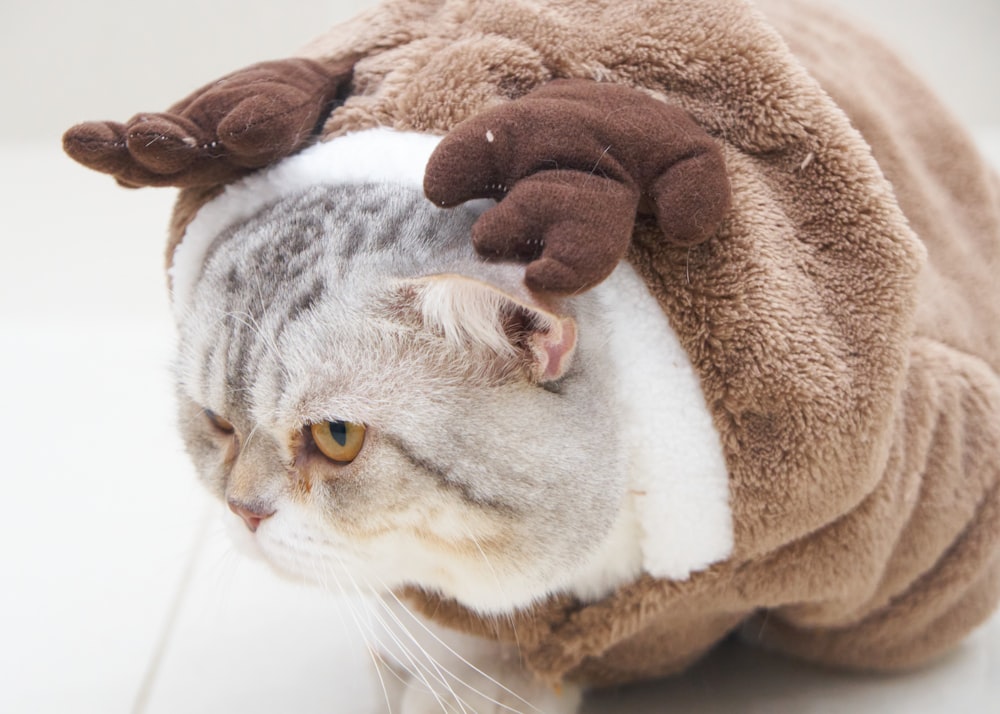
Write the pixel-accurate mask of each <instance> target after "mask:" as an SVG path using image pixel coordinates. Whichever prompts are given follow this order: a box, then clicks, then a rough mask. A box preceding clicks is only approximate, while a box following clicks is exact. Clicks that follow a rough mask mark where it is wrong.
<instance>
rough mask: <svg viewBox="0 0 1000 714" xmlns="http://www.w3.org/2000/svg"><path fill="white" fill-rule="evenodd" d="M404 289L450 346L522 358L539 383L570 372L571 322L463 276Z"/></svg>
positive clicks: (434, 279)
mask: <svg viewBox="0 0 1000 714" xmlns="http://www.w3.org/2000/svg"><path fill="white" fill-rule="evenodd" d="M406 285H407V286H408V287H409V288H411V289H413V290H414V291H415V298H416V303H417V305H418V306H419V309H420V313H421V316H422V318H423V321H424V324H425V325H427V326H429V327H431V328H432V329H436V330H439V331H440V332H441V333H443V335H444V337H445V338H446V339H447V340H448V341H449V342H451V343H452V344H454V345H456V346H458V347H462V348H468V347H470V346H479V347H484V348H486V349H488V350H489V351H491V352H493V353H495V354H497V355H499V356H502V357H507V358H511V359H516V358H518V357H521V358H523V359H525V360H527V362H528V365H527V366H528V369H529V371H530V374H531V376H532V378H533V379H534V380H535V381H537V382H551V381H554V380H556V379H559V378H560V377H562V376H563V375H564V374H565V373H566V371H567V370H568V369H569V365H570V362H571V361H572V356H573V352H574V350H575V348H576V323H575V322H574V320H573V319H572V318H571V317H560V316H558V315H556V314H555V313H553V312H552V311H551V310H549V309H546V308H543V307H541V306H540V305H535V304H532V302H531V301H530V300H529V299H526V298H518V297H515V296H513V295H511V294H510V293H507V292H504V291H502V290H500V289H499V288H496V287H494V286H493V285H490V284H488V283H484V282H481V281H479V280H475V279H473V278H467V277H465V276H462V275H434V276H430V277H427V278H421V279H418V280H414V281H407V283H406Z"/></svg>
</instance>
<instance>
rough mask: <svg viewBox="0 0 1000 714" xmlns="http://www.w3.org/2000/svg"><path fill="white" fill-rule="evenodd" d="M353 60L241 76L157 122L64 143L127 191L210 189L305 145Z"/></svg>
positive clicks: (88, 128)
mask: <svg viewBox="0 0 1000 714" xmlns="http://www.w3.org/2000/svg"><path fill="white" fill-rule="evenodd" d="M352 64H353V63H352V62H351V61H350V59H345V60H337V61H334V62H316V61H313V60H308V59H301V58H298V59H289V60H278V61H274V62H262V63H260V64H255V65H253V66H251V67H246V68H244V69H241V70H238V71H236V72H233V73H232V74H229V75H227V76H225V77H223V78H221V79H219V80H216V81H215V82H212V83H210V84H207V85H205V86H204V87H201V88H200V89H198V90H196V91H195V92H192V93H191V94H190V95H189V96H187V97H186V98H184V99H182V100H181V101H180V102H178V103H177V104H175V105H173V106H172V107H170V109H168V110H167V111H166V112H163V113H159V114H137V115H136V116H134V117H132V118H131V119H130V120H129V121H128V122H126V123H125V124H120V123H118V122H110V121H92V122H85V123H83V124H78V125H76V126H74V127H72V128H71V129H69V130H68V131H67V132H66V134H65V135H64V136H63V148H64V149H65V150H66V153H67V154H69V155H70V156H71V157H73V158H74V159H76V160H77V161H79V162H80V163H81V164H83V165H85V166H88V167H90V168H92V169H94V170H96V171H101V172H103V173H108V174H111V175H112V176H114V177H115V178H116V179H117V180H118V182H119V183H120V184H122V185H123V186H130V187H138V186H213V185H218V184H221V183H225V182H227V181H232V180H234V179H236V178H239V177H240V176H243V175H245V174H247V173H249V172H250V171H252V170H254V169H258V168H260V167H262V166H267V165H268V164H271V163H273V162H274V161H276V160H278V159H280V158H283V157H285V156H288V155H289V154H291V153H293V152H294V151H296V150H298V149H300V148H301V147H302V146H304V145H305V143H306V141H307V140H308V139H309V137H310V134H311V133H312V131H313V129H314V128H316V125H317V123H318V122H319V120H320V118H321V116H322V113H323V110H324V109H325V108H326V107H327V106H328V105H329V104H330V103H331V102H332V101H333V100H334V98H335V97H336V96H337V93H338V91H339V90H340V89H341V88H342V87H344V86H345V85H347V84H348V83H349V81H350V76H351V72H350V70H351V65H352Z"/></svg>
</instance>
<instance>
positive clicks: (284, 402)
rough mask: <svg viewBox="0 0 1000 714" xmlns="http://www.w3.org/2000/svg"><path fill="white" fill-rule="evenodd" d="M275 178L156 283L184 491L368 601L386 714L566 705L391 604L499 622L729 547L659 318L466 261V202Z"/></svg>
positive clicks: (390, 187)
mask: <svg viewBox="0 0 1000 714" xmlns="http://www.w3.org/2000/svg"><path fill="white" fill-rule="evenodd" d="M336 144H337V141H334V142H329V143H328V144H324V145H320V146H317V147H315V148H314V149H312V150H308V151H306V152H304V154H302V155H300V156H298V157H293V158H292V159H289V160H286V161H291V162H298V163H299V164H302V163H303V162H305V161H308V160H310V152H312V153H316V152H323V151H329V150H334V149H335V148H336ZM342 163H343V162H342ZM418 163H419V162H418ZM269 171H271V172H274V171H285V172H286V174H282V176H283V177H284V176H287V167H282V166H281V165H280V164H279V166H278V167H276V168H273V169H270V170H269ZM251 180H252V181H256V182H257V183H258V185H262V186H263V185H267V182H268V172H264V173H263V174H260V175H255V176H254V177H252V179H251ZM273 183H276V182H273V181H272V184H273ZM279 183H281V185H283V186H285V187H286V188H285V189H283V191H282V195H280V196H278V197H277V198H275V197H273V196H270V197H267V198H265V199H261V201H260V202H261V203H262V204H263V205H261V206H256V207H255V208H254V209H253V210H248V209H241V210H242V213H241V215H240V218H239V220H236V221H235V222H234V223H233V224H232V225H229V226H228V227H226V228H225V229H224V230H221V231H220V232H218V234H217V235H215V234H212V233H211V232H209V239H207V240H205V241H204V243H205V244H204V246H203V248H202V250H201V252H200V253H199V254H198V258H197V261H196V263H197V264H198V267H196V268H192V269H190V270H189V271H188V273H187V274H184V275H181V274H177V271H175V275H174V289H175V305H176V306H177V315H178V326H179V347H178V356H177V360H176V370H175V371H176V381H177V394H178V403H179V413H180V425H181V432H182V434H183V437H184V440H185V443H186V445H187V448H188V451H189V452H190V454H191V456H192V458H193V461H194V463H195V465H196V468H197V471H198V473H199V476H200V478H201V480H202V481H204V483H205V484H206V485H207V486H208V488H209V489H210V490H211V491H212V492H213V493H214V494H216V495H217V496H218V497H219V498H220V499H221V500H223V501H224V502H226V503H227V504H228V506H229V508H230V509H231V510H232V511H233V514H232V518H231V522H232V523H233V524H236V525H237V528H235V529H234V536H235V537H236V539H237V540H238V541H240V542H241V544H242V546H243V547H244V548H245V549H247V550H249V551H252V552H254V553H256V554H258V555H260V556H261V557H263V558H264V559H265V560H266V561H267V562H268V563H269V564H270V565H272V566H273V567H274V568H275V569H276V570H278V571H279V572H282V573H285V574H288V575H291V576H293V577H296V578H302V579H306V580H311V581H315V582H319V583H320V584H323V585H325V586H326V587H328V588H330V589H331V590H332V591H334V592H340V591H341V590H344V591H352V592H353V591H361V592H362V593H364V594H367V595H369V596H371V597H373V598H375V599H376V601H377V602H379V603H382V605H384V607H385V610H384V611H383V612H382V615H381V616H380V618H379V619H381V620H383V621H384V622H385V623H386V625H388V626H389V629H390V630H392V631H391V632H388V633H384V634H381V635H374V634H373V635H372V637H378V638H379V639H380V640H382V644H383V647H382V652H383V655H382V656H383V661H382V662H381V663H380V669H381V670H382V672H381V676H380V679H381V681H382V682H383V685H384V686H385V690H386V693H387V694H386V699H387V706H389V708H390V710H391V711H393V712H402V713H403V714H421V713H423V712H431V711H476V712H490V711H544V712H555V713H557V714H559V713H562V712H566V713H569V712H573V711H576V709H577V707H578V705H579V702H580V698H581V691H580V690H579V689H578V688H577V687H574V686H572V685H567V686H565V687H564V688H563V689H562V691H561V692H559V693H557V692H555V691H554V690H553V689H552V688H550V687H549V686H547V685H546V684H544V683H541V682H537V681H535V680H533V679H532V677H531V676H530V674H528V673H527V672H524V671H522V670H521V668H520V666H519V663H518V661H517V656H516V655H517V653H516V648H514V647H513V646H511V645H504V644H499V643H495V642H487V641H485V640H477V639H476V638H474V637H471V636H469V635H464V634H463V635H459V634H456V633H450V632H446V631H444V630H443V629H439V628H437V627H435V626H432V625H430V624H429V623H424V622H422V621H420V620H418V619H417V618H416V616H415V615H413V614H411V613H410V612H409V611H408V610H406V609H405V606H404V605H403V603H402V601H400V600H399V599H398V598H397V597H396V595H395V594H394V593H395V591H397V590H398V589H400V588H402V587H404V586H414V585H415V586H418V587H421V588H423V589H425V590H428V591H431V592H437V593H441V594H443V595H445V596H448V597H452V598H455V599H456V600H458V601H459V602H460V603H462V604H463V605H465V606H466V607H469V608H471V609H473V610H474V611H476V612H478V613H483V614H488V615H495V616H503V615H504V614H507V613H510V612H512V611H514V610H516V609H520V608H527V607H530V606H531V605H532V604H533V603H537V602H541V601H543V600H545V599H546V598H547V597H549V596H551V595H553V594H556V593H568V594H571V595H573V596H575V597H578V598H580V599H581V600H583V601H591V600H596V599H599V598H602V597H604V596H606V595H607V594H608V593H610V592H611V591H613V590H614V589H615V588H616V587H618V586H619V585H621V584H623V583H627V582H630V581H632V580H633V579H635V578H636V577H637V576H638V575H639V574H640V573H642V572H657V573H658V574H665V575H672V576H676V577H683V576H685V575H686V574H687V573H689V572H691V571H692V570H694V569H697V568H699V567H703V566H704V565H705V564H707V563H708V562H712V561H713V560H717V559H719V558H720V557H722V556H723V555H724V554H725V553H726V552H727V549H728V548H729V547H731V532H729V531H728V530H727V528H728V527H729V514H728V511H727V510H726V493H727V492H726V471H725V466H724V463H723V460H722V456H721V450H720V447H719V445H718V443H717V437H716V436H715V434H714V431H713V430H712V427H711V420H710V418H709V417H708V414H707V409H706V408H705V406H704V403H703V397H702V396H701V391H700V389H699V388H698V382H697V378H696V377H695V376H694V372H693V369H692V368H691V365H690V363H689V362H688V361H687V357H686V356H685V353H684V351H683V349H682V348H681V347H680V345H679V344H678V343H677V339H676V336H674V334H673V332H672V331H671V329H670V326H669V324H668V322H667V320H666V318H665V316H664V314H663V313H662V311H661V310H660V309H659V307H658V305H657V303H656V301H655V300H654V299H653V297H652V296H651V295H650V294H649V293H648V291H647V289H646V287H645V285H644V283H643V282H642V280H641V279H640V278H639V277H638V276H637V275H636V273H635V272H634V271H633V270H632V268H630V267H629V266H628V265H627V264H624V263H623V264H622V265H620V266H619V267H618V269H617V270H616V271H615V272H614V273H613V275H612V276H611V277H610V278H609V279H608V280H607V281H605V283H603V284H601V285H600V286H598V287H597V288H595V289H593V290H591V291H589V292H586V293H583V294H580V295H576V296H573V297H570V298H568V299H564V300H561V301H552V302H551V303H547V302H546V301H545V300H544V299H543V298H540V297H538V296H536V295H532V294H531V293H529V292H528V291H527V290H525V288H524V287H523V276H524V267H523V266H522V265H518V264H513V263H500V262H488V261H484V260H483V259H482V258H481V257H479V256H478V255H477V254H476V253H475V251H474V250H473V247H472V245H471V242H470V240H469V234H470V231H471V228H472V225H473V223H474V222H475V220H476V219H477V218H478V216H479V215H480V214H481V213H482V211H483V209H484V206H483V205H482V204H481V203H480V202H473V203H469V204H465V205H462V206H459V207H457V208H454V209H442V208H438V207H436V206H434V205H433V204H432V203H431V202H430V201H428V200H427V199H426V198H425V197H424V196H423V194H422V192H421V190H420V189H419V187H418V186H413V185H404V184H399V183H394V182H365V181H354V182H348V183H343V184H341V185H312V186H310V185H308V182H303V185H302V186H301V187H297V186H296V183H295V182H294V181H288V180H284V178H283V180H282V181H281V182H279ZM189 232H190V231H189ZM190 242H192V240H191V239H190V238H188V239H185V243H190ZM182 247H188V248H189V252H191V250H193V249H190V247H189V246H184V245H183V244H182ZM178 260H179V262H181V263H183V259H180V258H179V259H178ZM181 272H183V271H181ZM664 473H670V474H675V475H676V476H677V478H676V479H675V480H676V481H677V483H678V484H679V485H677V486H675V487H674V490H671V486H670V483H669V481H670V479H663V478H661V476H662V475H663V474H664ZM691 473H695V474H699V475H700V476H699V478H700V486H699V488H698V489H693V488H687V490H686V492H685V483H684V479H685V477H686V476H687V475H688V474H691ZM654 481H655V482H656V483H655V484H654ZM692 483H693V482H692ZM657 484H658V485H657ZM654 491H656V493H654ZM695 492H697V493H695ZM637 493H642V494H643V496H644V498H643V499H641V503H637V500H636V498H635V495H636V494H637ZM709 501H712V502H713V503H714V505H705V504H706V503H707V502H709ZM713 513H714V514H716V516H714V518H715V521H714V522H713V516H712V514H713ZM705 522H708V523H712V524H713V525H712V528H714V531H713V532H714V536H713V537H714V538H715V540H712V538H707V539H706V538H705V537H704V533H703V530H702V529H701V527H702V524H704V523H705ZM664 543H671V544H672V545H671V547H670V548H665V547H664V546H663V544H664ZM428 658H432V659H428ZM397 677H402V678H403V679H407V678H408V680H409V681H407V683H406V685H405V686H397V687H393V686H391V685H392V684H394V683H398V680H397ZM392 690H397V691H392ZM390 694H391V696H390ZM463 707H464V709H463Z"/></svg>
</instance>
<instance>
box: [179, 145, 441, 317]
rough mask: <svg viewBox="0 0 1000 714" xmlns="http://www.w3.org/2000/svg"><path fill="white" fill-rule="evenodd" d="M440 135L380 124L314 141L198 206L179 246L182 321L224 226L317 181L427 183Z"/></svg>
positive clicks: (322, 183)
mask: <svg viewBox="0 0 1000 714" xmlns="http://www.w3.org/2000/svg"><path fill="white" fill-rule="evenodd" d="M440 141H441V137H440V136H434V135H431V134H417V133H415V132H400V131H394V130H392V129H386V128H379V129H369V130H366V131H359V132H356V133H353V134H347V135H345V136H341V137H338V138H336V139H333V140H331V141H327V142H322V143H319V144H316V145H315V146H311V147H309V148H308V149H305V150H304V151H302V152H300V153H298V154H295V155H294V156H291V157H289V158H287V159H285V160H283V161H281V162H279V163H277V164H275V165H274V166H271V167H270V168H267V169H264V170H262V171H259V172H257V173H254V174H251V175H250V176H248V177H246V178H245V179H242V180H240V181H237V182H235V183H232V184H230V185H229V186H227V187H226V189H225V190H224V191H223V192H222V193H221V194H220V195H219V196H217V197H216V198H214V199H212V200H211V201H209V202H208V203H206V204H205V205H204V206H202V207H201V209H200V210H199V211H198V213H197V215H195V217H194V219H193V220H192V221H191V223H190V224H189V225H188V227H187V230H186V231H185V232H184V236H183V238H182V239H181V242H180V244H179V245H178V246H177V248H176V250H175V251H174V257H173V263H172V265H171V267H170V279H171V284H172V286H173V308H174V315H175V317H176V318H177V319H178V320H180V318H181V317H182V316H183V314H184V311H185V310H186V308H187V305H188V301H189V300H190V299H191V294H192V292H193V291H194V286H195V284H196V283H197V281H198V276H199V275H200V274H201V269H202V265H203V263H204V262H205V255H206V254H207V252H208V249H209V246H211V245H212V242H213V241H214V240H215V239H216V237H218V236H219V235H220V234H221V233H222V232H223V231H225V230H226V229H227V228H229V227H230V226H233V225H236V224H237V223H240V222H241V221H245V220H247V219H248V218H250V217H251V216H253V215H254V214H255V213H257V211H259V210H260V209H262V208H264V207H265V206H267V205H268V204H271V203H274V202H275V201H277V200H278V199H280V198H283V197H285V196H290V195H292V194H295V193H298V192H300V191H303V190H305V189H308V188H310V187H312V186H339V185H349V184H364V183H383V184H385V183H388V184H400V185H405V186H414V187H417V188H421V189H422V187H423V183H424V169H425V168H426V166H427V161H428V159H430V156H431V153H432V152H433V151H434V148H435V147H436V146H437V145H438V143H439V142H440Z"/></svg>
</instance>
